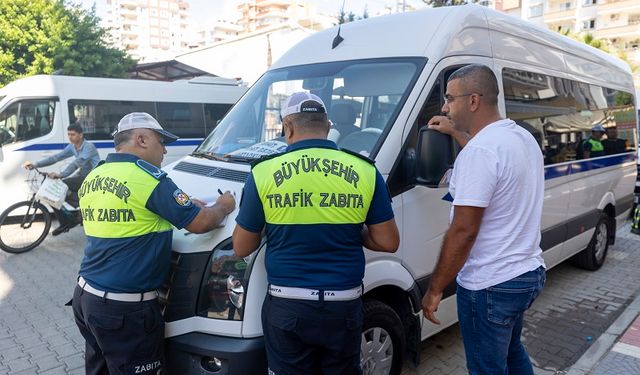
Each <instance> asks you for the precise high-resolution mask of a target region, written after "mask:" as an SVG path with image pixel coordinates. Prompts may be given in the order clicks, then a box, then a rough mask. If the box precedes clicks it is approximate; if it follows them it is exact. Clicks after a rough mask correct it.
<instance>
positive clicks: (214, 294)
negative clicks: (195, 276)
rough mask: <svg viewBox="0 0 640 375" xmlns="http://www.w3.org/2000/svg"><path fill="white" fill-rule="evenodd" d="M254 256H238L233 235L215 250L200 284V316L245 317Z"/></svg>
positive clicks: (232, 318)
mask: <svg viewBox="0 0 640 375" xmlns="http://www.w3.org/2000/svg"><path fill="white" fill-rule="evenodd" d="M251 259H252V257H247V258H240V257H237V256H236V255H235V254H234V253H233V245H232V243H231V239H228V240H225V241H223V242H222V243H221V244H220V245H218V246H217V247H216V248H215V249H214V250H213V252H212V253H211V258H210V259H209V263H208V265H207V268H206V269H205V274H204V278H203V280H202V284H201V286H200V295H199V298H198V315H199V316H204V317H207V318H212V319H225V320H242V315H243V307H244V298H245V291H246V290H247V284H248V282H249V275H250V273H251V270H250V267H249V264H250V262H251Z"/></svg>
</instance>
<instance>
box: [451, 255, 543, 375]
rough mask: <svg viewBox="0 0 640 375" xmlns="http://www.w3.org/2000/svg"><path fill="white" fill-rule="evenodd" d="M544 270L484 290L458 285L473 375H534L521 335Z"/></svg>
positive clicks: (465, 349) (527, 273)
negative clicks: (525, 314)
mask: <svg viewBox="0 0 640 375" xmlns="http://www.w3.org/2000/svg"><path fill="white" fill-rule="evenodd" d="M545 280H546V273H545V269H544V268H543V267H539V268H538V269H536V270H533V271H529V272H526V273H523V274H522V275H520V276H517V277H515V278H513V279H511V280H509V281H505V282H503V283H500V284H497V285H494V286H492V287H489V288H487V289H482V290H469V289H465V288H463V287H461V286H460V285H458V288H457V300H458V320H459V321H460V331H461V332H462V340H463V342H464V351H465V355H466V356H467V369H468V370H469V374H471V375H484V374H486V375H503V374H504V375H533V367H532V366H531V361H530V360H529V355H528V354H527V351H526V350H525V348H524V346H523V345H522V342H520V335H521V333H522V322H523V319H524V312H525V311H526V310H527V309H528V308H529V307H530V306H531V304H532V303H533V301H534V300H535V299H536V297H537V296H538V294H540V291H541V290H542V287H543V285H544V282H545Z"/></svg>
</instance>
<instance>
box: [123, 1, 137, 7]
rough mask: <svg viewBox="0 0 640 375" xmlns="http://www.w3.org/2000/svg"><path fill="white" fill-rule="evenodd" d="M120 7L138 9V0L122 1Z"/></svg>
mask: <svg viewBox="0 0 640 375" xmlns="http://www.w3.org/2000/svg"><path fill="white" fill-rule="evenodd" d="M120 6H121V7H123V8H129V9H136V8H137V7H138V1H137V0H120Z"/></svg>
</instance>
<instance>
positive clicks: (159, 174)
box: [136, 159, 167, 180]
mask: <svg viewBox="0 0 640 375" xmlns="http://www.w3.org/2000/svg"><path fill="white" fill-rule="evenodd" d="M136 165H137V166H138V167H139V168H140V169H142V170H143V171H145V172H147V173H149V174H150V175H152V176H153V178H155V179H156V180H160V179H162V178H164V177H165V176H166V175H167V172H165V171H163V170H162V169H160V168H158V167H156V166H155V165H153V164H151V163H148V162H146V161H144V160H142V159H138V160H136Z"/></svg>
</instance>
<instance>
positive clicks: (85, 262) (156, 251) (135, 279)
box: [79, 153, 200, 293]
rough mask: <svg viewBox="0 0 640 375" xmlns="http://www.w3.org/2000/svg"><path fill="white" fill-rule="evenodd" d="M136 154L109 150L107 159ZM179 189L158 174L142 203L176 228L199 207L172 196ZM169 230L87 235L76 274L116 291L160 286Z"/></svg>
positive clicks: (166, 266)
mask: <svg viewBox="0 0 640 375" xmlns="http://www.w3.org/2000/svg"><path fill="white" fill-rule="evenodd" d="M136 160H138V157H137V156H134V155H131V154H120V153H116V154H109V155H108V156H107V159H106V162H107V163H135V162H136ZM176 190H179V188H178V187H177V186H176V184H175V183H174V182H173V181H172V180H171V179H170V178H169V177H166V176H165V177H162V178H161V179H160V181H159V182H158V185H157V186H156V187H155V189H154V190H153V192H152V193H151V195H150V196H149V199H148V200H147V203H146V205H145V206H146V208H147V209H148V210H150V211H152V212H154V213H156V214H157V215H159V216H161V217H162V218H164V219H165V220H167V221H169V222H170V223H171V224H173V225H174V226H175V227H177V228H178V229H181V228H184V227H185V226H186V225H189V223H191V221H192V220H193V219H194V218H195V217H196V215H198V212H200V208H198V207H197V206H196V205H195V204H193V202H191V203H190V204H188V205H180V204H178V202H177V201H176V200H175V199H174V192H175V191H176ZM172 238H173V231H171V230H169V231H166V232H156V233H149V234H145V235H142V236H135V237H128V238H98V237H92V236H87V245H86V248H85V252H84V259H82V263H81V265H80V272H79V273H80V276H82V277H84V278H85V279H86V280H87V281H88V282H89V284H90V285H91V286H93V287H94V288H97V289H100V290H103V291H107V292H119V293H139V292H146V291H150V290H154V289H157V288H159V287H160V286H162V283H163V282H164V280H165V278H166V277H167V275H168V273H169V268H170V264H171V263H170V260H171V240H172Z"/></svg>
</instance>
